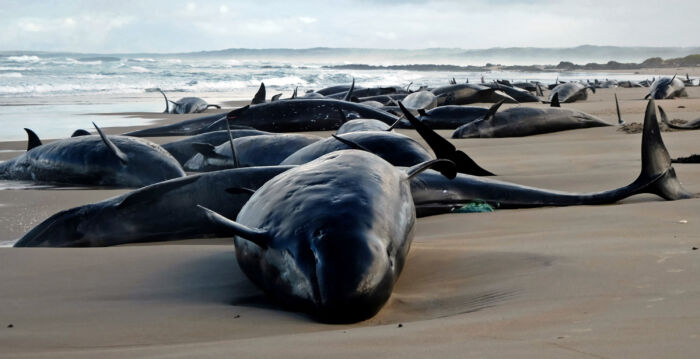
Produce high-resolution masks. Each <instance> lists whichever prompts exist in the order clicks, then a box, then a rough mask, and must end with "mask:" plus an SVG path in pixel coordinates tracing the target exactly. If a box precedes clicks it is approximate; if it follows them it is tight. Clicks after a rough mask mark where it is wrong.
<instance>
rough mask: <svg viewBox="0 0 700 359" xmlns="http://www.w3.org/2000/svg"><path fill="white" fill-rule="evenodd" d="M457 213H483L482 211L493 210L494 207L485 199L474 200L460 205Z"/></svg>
mask: <svg viewBox="0 0 700 359" xmlns="http://www.w3.org/2000/svg"><path fill="white" fill-rule="evenodd" d="M454 212H455V213H481V212H493V207H491V205H490V204H488V203H486V202H484V201H472V202H469V203H467V204H465V205H464V206H462V207H459V208H458V209H456V210H455V211H454Z"/></svg>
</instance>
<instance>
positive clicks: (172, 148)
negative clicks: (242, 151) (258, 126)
mask: <svg viewBox="0 0 700 359" xmlns="http://www.w3.org/2000/svg"><path fill="white" fill-rule="evenodd" d="M269 134H270V132H265V131H258V130H232V131H231V136H230V137H229V133H228V131H227V130H220V131H214V132H206V133H203V134H201V135H195V136H190V137H187V138H183V139H181V140H178V141H173V142H168V143H166V144H163V145H161V147H163V149H165V150H166V151H168V152H169V153H170V154H171V155H173V157H175V159H176V160H177V161H178V162H180V164H183V165H184V164H185V162H187V161H188V160H189V159H190V158H192V157H193V156H194V155H196V154H197V153H199V152H197V149H196V148H195V147H194V146H192V144H193V143H204V144H208V145H212V146H214V147H216V146H218V145H220V144H222V143H224V142H227V141H229V138H233V139H236V138H240V137H247V136H259V135H269Z"/></svg>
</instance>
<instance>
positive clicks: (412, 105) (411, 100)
mask: <svg viewBox="0 0 700 359" xmlns="http://www.w3.org/2000/svg"><path fill="white" fill-rule="evenodd" d="M401 102H402V103H403V105H404V106H406V108H408V109H410V110H430V109H433V108H435V107H436V106H437V104H438V98H437V96H435V95H434V94H433V93H432V92H430V91H418V92H414V93H412V94H410V95H408V96H406V97H404V99H403V100H401Z"/></svg>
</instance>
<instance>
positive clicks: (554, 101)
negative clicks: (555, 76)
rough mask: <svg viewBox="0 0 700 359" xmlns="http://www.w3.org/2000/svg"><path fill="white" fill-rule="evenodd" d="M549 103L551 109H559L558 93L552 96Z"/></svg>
mask: <svg viewBox="0 0 700 359" xmlns="http://www.w3.org/2000/svg"><path fill="white" fill-rule="evenodd" d="M551 103H552V104H551V105H550V106H551V107H561V104H560V103H559V92H555V93H554V95H552V102H551Z"/></svg>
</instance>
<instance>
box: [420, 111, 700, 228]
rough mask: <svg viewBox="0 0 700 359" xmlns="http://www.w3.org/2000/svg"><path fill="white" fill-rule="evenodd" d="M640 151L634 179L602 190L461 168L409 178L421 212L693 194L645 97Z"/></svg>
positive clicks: (566, 203)
mask: <svg viewBox="0 0 700 359" xmlns="http://www.w3.org/2000/svg"><path fill="white" fill-rule="evenodd" d="M641 152H642V170H641V173H640V174H639V176H638V177H637V179H636V180H635V181H634V182H632V183H630V184H629V185H627V186H624V187H620V188H617V189H613V190H609V191H603V192H596V193H585V194H577V193H566V192H562V191H551V190H544V189H539V188H534V187H528V186H521V185H517V184H513V183H508V182H503V181H498V180H494V179H489V178H482V177H473V176H465V175H461V174H458V176H457V178H455V179H454V180H450V181H445V180H443V179H441V178H440V177H441V176H440V175H439V174H437V173H434V172H433V173H431V171H426V172H425V173H423V174H421V176H420V177H419V178H416V179H414V180H413V181H411V190H412V192H413V199H414V201H415V204H416V208H420V209H421V211H422V213H421V215H430V214H438V213H449V212H450V211H452V210H453V209H455V208H458V207H460V206H462V205H464V204H467V203H469V202H471V201H484V202H487V203H489V204H490V205H492V206H494V207H497V208H525V207H540V206H572V205H591V204H605V203H613V202H617V201H619V200H621V199H623V198H627V197H629V196H633V195H635V194H639V193H652V194H655V195H658V196H660V197H661V198H664V199H666V200H678V199H685V198H691V197H694V195H693V194H691V193H690V192H688V191H687V190H686V189H685V188H683V186H682V185H681V183H680V182H679V181H678V178H677V177H676V172H675V169H674V168H673V167H672V165H671V158H670V156H669V154H668V151H667V150H666V146H665V145H664V143H663V140H662V139H661V132H660V131H659V124H658V122H657V119H656V111H655V108H654V101H653V100H652V101H649V104H648V105H647V108H646V112H645V115H644V128H643V131H642V150H641Z"/></svg>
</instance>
